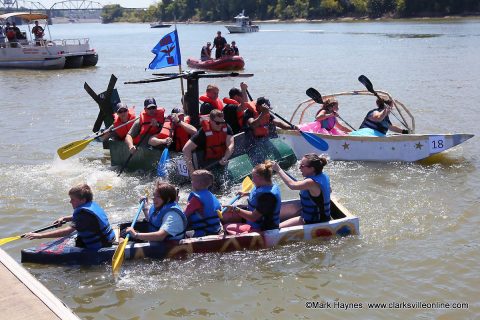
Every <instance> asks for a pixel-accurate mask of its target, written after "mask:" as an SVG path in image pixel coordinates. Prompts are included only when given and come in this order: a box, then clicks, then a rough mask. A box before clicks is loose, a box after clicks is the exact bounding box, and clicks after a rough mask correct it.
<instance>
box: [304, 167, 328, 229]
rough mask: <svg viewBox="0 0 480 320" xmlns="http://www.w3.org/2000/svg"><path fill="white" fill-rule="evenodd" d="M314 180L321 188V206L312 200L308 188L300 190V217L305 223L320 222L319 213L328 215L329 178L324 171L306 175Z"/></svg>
mask: <svg viewBox="0 0 480 320" xmlns="http://www.w3.org/2000/svg"><path fill="white" fill-rule="evenodd" d="M307 178H310V179H312V180H313V181H315V183H317V184H318V185H319V186H320V189H321V190H322V194H321V195H322V197H323V208H319V207H318V205H317V204H316V203H315V202H314V201H313V200H312V196H311V195H310V193H309V192H308V190H302V191H300V203H301V204H302V218H303V220H304V221H305V224H311V223H318V222H320V218H321V217H320V215H323V216H326V217H328V218H329V217H330V178H329V177H328V175H327V174H326V173H321V174H319V175H316V176H312V177H307Z"/></svg>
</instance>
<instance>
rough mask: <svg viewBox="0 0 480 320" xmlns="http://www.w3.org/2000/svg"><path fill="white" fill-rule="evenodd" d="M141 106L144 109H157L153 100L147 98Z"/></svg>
mask: <svg viewBox="0 0 480 320" xmlns="http://www.w3.org/2000/svg"><path fill="white" fill-rule="evenodd" d="M143 106H144V107H145V108H149V107H152V106H153V107H157V102H156V101H155V99H154V98H147V99H145V101H144V102H143Z"/></svg>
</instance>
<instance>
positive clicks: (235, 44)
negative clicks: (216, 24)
mask: <svg viewBox="0 0 480 320" xmlns="http://www.w3.org/2000/svg"><path fill="white" fill-rule="evenodd" d="M230 47H231V48H232V49H233V51H234V52H235V54H234V55H235V56H239V55H240V51H239V50H238V47H237V43H236V42H235V41H232V45H231V46H230Z"/></svg>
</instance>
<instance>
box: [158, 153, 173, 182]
mask: <svg viewBox="0 0 480 320" xmlns="http://www.w3.org/2000/svg"><path fill="white" fill-rule="evenodd" d="M169 156H170V155H169V151H168V146H165V149H163V151H162V155H161V156H160V160H158V165H157V176H159V177H162V178H163V177H165V176H166V175H167V171H166V169H167V162H168V160H169V158H170V157H169Z"/></svg>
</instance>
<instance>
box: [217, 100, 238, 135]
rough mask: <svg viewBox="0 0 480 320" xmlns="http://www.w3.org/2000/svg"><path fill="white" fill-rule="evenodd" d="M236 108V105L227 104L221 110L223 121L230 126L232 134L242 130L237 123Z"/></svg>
mask: <svg viewBox="0 0 480 320" xmlns="http://www.w3.org/2000/svg"><path fill="white" fill-rule="evenodd" d="M237 109H238V106H237V105H234V104H227V105H226V106H225V107H223V110H222V111H223V115H224V117H225V121H226V122H227V124H228V125H229V126H230V127H231V128H232V131H233V134H237V133H239V132H242V131H243V128H241V127H240V124H239V123H238V118H237Z"/></svg>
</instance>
